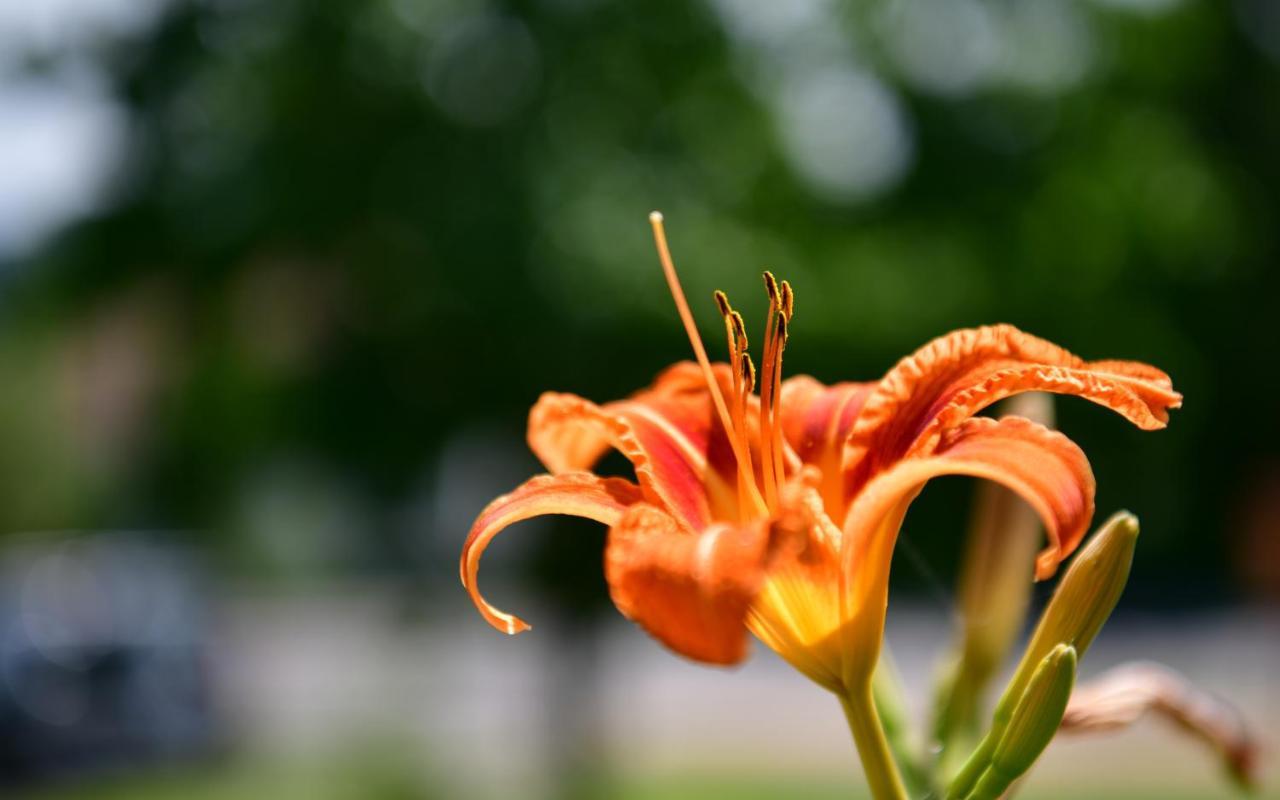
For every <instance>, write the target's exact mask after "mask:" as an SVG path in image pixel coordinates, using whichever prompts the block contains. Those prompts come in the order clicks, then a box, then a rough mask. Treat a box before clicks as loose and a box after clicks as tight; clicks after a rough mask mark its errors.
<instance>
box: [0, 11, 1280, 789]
mask: <svg viewBox="0 0 1280 800" xmlns="http://www.w3.org/2000/svg"><path fill="white" fill-rule="evenodd" d="M652 208H661V209H663V210H664V211H665V212H666V215H667V219H668V225H669V230H670V233H671V236H672V244H673V248H674V250H675V253H676V256H677V260H678V261H679V263H680V264H681V268H682V274H683V277H684V279H685V282H686V288H687V289H688V290H689V293H690V296H691V297H692V298H695V300H698V301H702V302H700V303H698V304H697V308H698V312H699V313H700V314H702V319H703V321H704V322H706V323H708V324H709V326H708V328H707V329H708V330H714V328H713V327H711V326H710V323H711V322H713V321H714V320H715V315H714V312H713V310H712V306H711V304H710V292H711V290H712V289H713V288H723V289H725V290H727V291H728V292H729V294H730V296H731V297H733V298H734V300H735V302H736V303H738V304H739V305H741V306H742V307H743V308H744V310H745V311H746V312H748V319H749V321H753V322H754V323H755V324H756V325H759V317H760V314H759V312H761V311H762V309H763V305H764V303H763V294H762V292H761V290H760V288H759V271H760V269H761V268H763V267H766V266H767V267H770V268H772V269H774V270H776V271H777V272H778V274H779V275H780V276H782V277H787V278H789V279H790V280H791V282H792V283H793V284H794V286H795V288H796V291H797V295H798V301H797V315H796V319H795V323H794V325H793V327H792V333H793V336H792V342H791V346H790V347H789V349H788V361H787V368H788V372H789V373H791V374H794V373H797V372H808V373H811V374H813V375H815V376H817V377H819V378H821V379H824V380H853V379H857V380H866V379H871V378H874V377H877V376H879V375H880V374H882V373H883V372H884V371H885V370H886V369H887V368H888V367H889V366H890V365H891V364H892V363H893V362H894V361H895V360H896V359H897V358H899V357H901V356H902V355H905V354H906V353H908V352H910V351H911V350H913V349H914V348H916V347H917V346H919V345H920V344H922V343H923V342H925V341H927V340H928V339H930V338H932V337H933V336H935V335H938V334H941V333H943V332H945V331H948V330H950V329H952V328H955V327H959V326H966V325H971V324H977V323H983V322H995V321H1007V322H1012V323H1015V324H1017V325H1019V326H1021V327H1023V328H1025V329H1027V330H1030V331H1032V332H1035V333H1038V334H1040V335H1042V336H1045V337H1048V338H1050V339H1052V340H1054V341H1057V342H1060V343H1062V344H1064V345H1065V346H1067V347H1069V348H1071V349H1073V350H1075V351H1077V352H1079V353H1080V354H1082V355H1084V356H1086V357H1091V358H1099V357H1121V358H1135V359H1140V360H1144V361H1148V362H1151V363H1154V364H1157V365H1159V366H1161V367H1162V368H1164V369H1166V370H1167V371H1169V372H1170V373H1171V374H1172V375H1173V376H1174V378H1175V381H1176V384H1177V386H1178V388H1179V389H1181V390H1182V391H1183V392H1184V393H1185V395H1186V398H1187V400H1186V407H1185V409H1183V410H1182V411H1180V412H1177V414H1176V415H1175V417H1174V421H1173V425H1172V426H1171V427H1170V429H1169V430H1167V431H1165V432H1161V433H1159V434H1153V435H1149V434H1142V433H1140V432H1137V431H1134V430H1132V429H1131V428H1129V427H1128V426H1126V425H1125V424H1124V423H1123V422H1122V421H1120V420H1119V419H1117V418H1113V417H1112V416H1110V415H1107V414H1105V413H1103V412H1100V411H1098V410H1097V409H1096V408H1094V407H1092V406H1091V405H1090V404H1087V403H1083V402H1078V401H1076V402H1071V401H1066V402H1063V403H1060V404H1059V424H1060V426H1061V427H1062V428H1064V429H1065V430H1066V431H1068V432H1069V433H1070V435H1071V436H1072V437H1073V438H1075V439H1076V440H1077V441H1078V442H1079V443H1080V444H1081V445H1082V446H1083V447H1084V449H1085V451H1086V452H1087V453H1089V455H1090V457H1091V459H1092V461H1093V465H1094V469H1095V472H1096V473H1097V476H1098V480H1099V491H1098V505H1099V510H1100V513H1102V514H1106V513H1109V512H1110V511H1112V510H1114V509H1117V508H1121V507H1125V508H1129V509H1131V510H1133V511H1134V512H1136V513H1137V514H1138V515H1139V516H1140V517H1141V519H1142V521H1143V528H1144V533H1143V537H1142V541H1141V544H1140V548H1139V552H1138V558H1137V562H1136V565H1135V568H1134V573H1133V577H1132V580H1131V583H1130V586H1129V588H1128V591H1127V593H1126V595H1125V598H1124V600H1123V602H1122V604H1121V607H1120V609H1119V611H1118V612H1117V617H1116V618H1115V619H1114V620H1113V622H1112V625H1111V626H1109V627H1108V629H1107V630H1106V631H1105V632H1104V635H1103V636H1102V638H1101V639H1100V640H1099V643H1098V645H1097V646H1096V648H1095V649H1094V650H1093V651H1091V652H1090V655H1089V658H1088V659H1087V661H1086V662H1085V665H1084V672H1085V674H1086V675H1087V674H1093V673H1096V672H1098V671H1100V670H1101V669H1103V668H1105V667H1106V666H1109V665H1111V664H1114V663H1117V662H1119V661H1121V660H1124V659H1128V658H1135V657H1154V658H1158V659H1161V660H1163V661H1165V662H1167V663H1169V664H1171V665H1172V666H1174V667H1176V668H1177V669H1179V670H1181V671H1183V672H1184V673H1186V674H1187V675H1189V676H1190V677H1192V678H1194V679H1195V680H1197V681H1198V682H1199V683H1200V684H1201V685H1203V686H1205V687H1206V688H1208V689H1210V690H1211V691H1214V692H1217V693H1219V694H1220V695H1222V696H1224V697H1226V698H1228V699H1230V700H1231V701H1233V702H1235V703H1237V704H1238V705H1240V706H1241V707H1242V708H1243V709H1244V711H1245V713H1246V714H1247V716H1248V717H1249V718H1250V719H1251V720H1252V721H1253V722H1254V724H1255V725H1257V727H1258V728H1259V730H1260V731H1262V733H1263V736H1264V739H1265V737H1268V736H1271V735H1272V734H1274V733H1276V732H1277V728H1278V727H1280V679H1278V678H1277V677H1276V676H1277V675H1278V674H1280V614H1277V612H1276V603H1277V602H1280V450H1278V448H1277V444H1278V443H1280V430H1278V428H1280V422H1277V419H1278V418H1280V415H1278V414H1277V411H1280V408H1278V406H1277V399H1276V398H1277V397H1280V371H1278V370H1277V366H1280V365H1278V364H1277V358H1278V357H1280V356H1278V355H1277V354H1278V353H1280V349H1278V346H1280V333H1278V331H1280V326H1278V320H1277V313H1278V312H1280V268H1278V264H1280V4H1277V3H1275V2H1274V1H1273V0H1091V1H1090V2H1085V1H1084V0H857V1H856V2H855V1H854V0H787V2H766V0H679V1H676V0H669V1H668V0H663V1H662V2H645V3H635V2H623V1H622V0H523V1H520V2H518V1H516V0H512V1H511V2H496V1H495V2H481V0H350V1H339V0H39V2H19V1H18V0H6V2H2V3H0V387H2V388H0V791H3V792H5V793H6V794H7V795H19V796H24V797H33V798H44V799H45V800H52V799H53V798H71V797H74V798H144V799H146V798H157V799H159V798H177V797H182V798H216V799H217V800H224V798H239V797H281V798H290V797H298V798H304V797H305V798H321V799H322V800H323V799H324V798H374V799H375V800H381V799H383V798H386V799H387V800H392V799H400V798H404V799H405V800H408V799H409V798H473V797H475V798H484V797H519V798H533V799H535V800H536V799H537V798H566V797H579V798H595V797H605V798H611V797H621V798H637V799H638V798H659V797H661V798H686V797H689V798H692V797H699V798H705V797H721V796H723V797H735V798H749V797H757V796H759V797H813V798H827V797H849V796H857V793H858V792H859V791H861V786H862V784H861V778H860V776H859V771H858V768H857V766H856V759H855V757H854V753H853V749H852V745H851V744H850V743H849V741H848V736H847V732H846V731H845V730H844V729H843V721H842V718H841V715H840V712H839V710H838V707H837V705H836V704H835V703H834V702H833V701H832V700H831V699H830V698H828V697H827V696H825V695H824V694H823V693H822V692H821V691H819V690H817V689H815V688H813V687H812V686H810V685H808V684H807V683H806V682H805V680H804V679H803V678H801V677H800V676H799V675H798V674H796V673H793V672H791V671H790V670H789V669H787V668H786V667H785V666H784V665H782V664H781V663H780V662H779V661H777V659H776V658H774V657H773V656H772V655H771V654H770V653H768V652H767V651H763V649H762V648H757V650H758V651H759V652H757V653H756V654H755V657H754V659H753V660H752V661H751V662H750V664H749V665H748V666H746V667H745V668H743V669H740V670H736V671H727V672H726V671H720V670H710V669H706V668H702V667H698V666H694V665H691V664H688V663H686V662H684V661H681V660H680V659H678V658H676V657H674V656H672V655H670V654H668V653H667V652H666V651H664V650H662V649H661V648H659V647H658V646H657V645H656V644H654V643H652V642H651V641H649V640H648V639H647V638H646V637H645V636H644V634H642V633H641V632H639V631H638V630H636V629H634V628H632V627H631V626H629V625H627V624H626V623H624V622H622V621H621V620H620V619H619V618H618V615H617V614H616V612H614V611H613V610H612V608H611V607H610V606H609V603H608V600H607V595H606V591H605V587H604V584H603V579H602V576H601V570H600V554H601V547H602V542H603V536H602V532H601V531H600V530H599V529H598V528H597V527H596V526H593V525H591V524H575V523H572V522H559V521H543V522H534V523H526V524H524V525H522V526H520V527H519V528H517V529H515V530H513V531H512V532H511V533H510V534H509V535H507V536H505V537H504V538H502V539H501V540H499V542H498V543H497V544H496V545H495V546H494V547H493V548H492V549H491V551H490V555H489V556H488V559H487V562H486V564H487V565H486V569H485V575H484V582H485V588H486V591H487V592H488V593H489V594H490V596H491V597H492V598H493V599H495V601H498V602H499V604H500V605H503V606H506V607H511V608H515V609H519V610H520V611H521V612H522V614H523V615H526V616H527V617H528V618H529V619H531V621H532V622H533V623H534V624H535V630H534V632H532V633H531V634H528V635H525V636H522V637H517V638H514V639H510V638H507V637H504V636H502V635H500V634H498V633H497V632H495V631H493V630H491V629H490V628H489V627H488V626H487V625H485V624H484V623H483V621H482V620H481V619H480V618H479V617H478V616H477V615H476V614H475V613H474V612H473V611H472V609H471V607H470V605H469V604H468V602H467V601H466V598H465V596H464V595H463V593H462V590H461V589H460V587H459V585H458V581H457V577H456V575H457V572H456V569H457V567H456V563H457V561H456V559H457V556H458V553H459V549H460V546H461V543H462V539H463V537H464V536H465V534H466V531H467V529H468V527H469V525H470V523H471V521H472V519H473V518H474V516H475V514H476V513H477V512H478V511H479V510H480V508H481V507H482V506H483V505H484V504H485V503H486V502H487V501H488V500H489V499H490V498H492V497H493V496H495V495H497V494H499V493H501V492H503V491H506V490H508V489H510V488H511V487H513V486H515V485H516V484H517V483H519V482H520V481H522V480H523V479H524V478H526V477H527V476H529V475H531V474H532V473H534V472H536V471H537V470H538V467H537V465H536V463H535V461H534V459H533V458H532V457H531V455H530V454H529V453H528V452H527V451H526V449H525V447H524V445H523V424H524V418H525V414H526V413H527V410H528V407H529V406H530V405H531V404H532V402H533V401H534V399H535V398H536V397H537V395H538V393H539V392H541V391H543V390H546V389H557V390H563V391H572V392H575V393H579V394H582V395H585V396H587V397H591V398H595V399H599V400H606V399H610V398H614V397H618V396H621V395H623V394H626V393H628V392H630V391H632V390H634V389H636V388H638V387H640V386H641V385H643V384H645V383H646V382H647V381H648V380H649V379H650V378H651V377H652V376H653V375H654V374H655V373H656V372H658V371H659V370H660V369H661V368H662V367H663V366H664V365H666V364H668V363H670V362H673V361H675V360H678V359H682V358H685V357H687V355H688V345H687V342H686V341H685V339H684V336H683V333H682V332H681V331H680V329H679V326H678V324H677V322H676V319H675V316H674V313H673V310H672V307H671V303H670V299H669V296H668V294H667V292H666V290H665V288H664V286H663V284H662V280H661V276H660V273H659V271H658V268H657V263H656V259H655V256H654V253H653V250H652V246H651V241H650V239H649V232H648V228H647V224H646V218H645V216H646V214H647V213H648V211H649V210H650V209H652ZM971 491H972V486H971V485H970V484H969V483H968V482H966V481H962V480H958V479H955V480H950V481H942V482H938V483H937V485H933V486H931V487H930V488H929V489H928V490H927V491H926V492H925V493H924V495H923V496H922V498H921V500H920V501H919V502H918V503H917V505H916V506H915V508H914V509H913V511H912V513H911V515H910V517H909V518H908V520H907V525H906V532H905V536H904V541H903V546H902V548H900V551H899V554H898V560H897V564H896V566H895V575H894V582H895V586H894V591H893V601H892V607H891V612H890V628H891V631H890V639H891V642H892V643H893V645H894V648H895V654H896V656H897V659H898V661H899V662H900V665H901V666H902V669H903V672H904V673H905V676H906V679H907V682H908V686H909V687H910V688H911V689H912V692H913V696H914V697H915V698H916V701H917V705H918V706H921V707H923V706H924V705H925V704H926V700H925V699H924V698H927V692H928V687H929V686H930V684H931V682H932V679H933V674H934V671H935V667H936V664H937V659H938V657H939V653H940V652H941V648H942V647H944V646H945V644H946V642H947V640H948V637H949V635H950V626H951V624H952V621H953V617H954V607H953V605H952V601H951V600H949V599H948V595H949V593H950V591H951V588H952V585H953V582H954V578H955V562H956V560H957V554H958V553H959V548H960V541H961V533H962V531H963V529H964V519H965V515H966V513H967V509H968V504H969V496H970V494H971ZM1047 591H1048V589H1047V588H1045V587H1042V588H1041V589H1040V590H1038V592H1037V598H1038V599H1039V600H1040V601H1042V600H1043V597H1044V596H1045V594H1046V592H1047ZM1271 741H1273V742H1274V741H1275V739H1274V738H1272V739H1271ZM1270 774H1273V775H1274V774H1275V771H1274V770H1271V771H1270ZM1272 784H1274V780H1273V781H1272ZM1026 789H1027V796H1028V797H1041V798H1052V797H1082V796H1089V797H1126V798H1130V797H1164V798H1169V797H1175V798H1192V797H1196V798H1212V797H1228V796H1230V794H1229V792H1228V791H1227V790H1226V788H1225V783H1224V782H1223V781H1222V780H1221V776H1219V775H1218V774H1217V772H1216V768H1215V766H1214V762H1213V759H1212V758H1211V757H1210V755H1209V754H1208V753H1206V752H1203V751H1201V750H1200V749H1199V748H1197V747H1196V746H1195V745H1194V744H1193V743H1191V742H1190V741H1188V740H1186V739H1184V738H1181V737H1179V736H1177V735H1176V734H1175V733H1174V732H1172V731H1171V730H1168V729H1166V728H1163V727H1160V726H1158V725H1154V724H1152V725H1144V726H1140V727H1139V728H1138V729H1136V730H1134V731H1132V732H1128V733H1124V734H1118V735H1116V736H1113V737H1110V738H1107V739H1104V740H1099V741H1093V742H1079V743H1077V742H1070V741H1067V742H1059V743H1056V744H1055V745H1054V746H1053V748H1051V750H1050V752H1049V754H1048V756H1047V758H1046V761H1045V763H1044V764H1043V766H1041V767H1040V768H1039V769H1038V770H1037V771H1036V773H1035V774H1034V775H1033V776H1032V778H1031V780H1030V781H1028V783H1027V785H1026ZM1271 791H1274V788H1272V789H1271ZM1276 796H1280V795H1276Z"/></svg>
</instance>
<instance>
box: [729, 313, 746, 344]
mask: <svg viewBox="0 0 1280 800" xmlns="http://www.w3.org/2000/svg"><path fill="white" fill-rule="evenodd" d="M729 321H730V322H732V323H733V334H734V336H736V337H737V339H738V349H740V350H746V349H747V324H746V323H745V322H743V321H742V315H741V314H739V313H738V312H737V311H730V312H729Z"/></svg>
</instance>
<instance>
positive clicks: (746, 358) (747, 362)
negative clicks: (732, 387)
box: [742, 353, 756, 395]
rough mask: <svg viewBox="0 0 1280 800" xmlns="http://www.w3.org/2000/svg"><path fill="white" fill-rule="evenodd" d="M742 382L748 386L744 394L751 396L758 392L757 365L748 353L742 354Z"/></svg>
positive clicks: (745, 387)
mask: <svg viewBox="0 0 1280 800" xmlns="http://www.w3.org/2000/svg"><path fill="white" fill-rule="evenodd" d="M742 382H743V383H744V384H746V385H745V386H744V387H743V389H745V391H744V392H743V394H747V395H749V394H751V393H752V392H754V391H755V390H756V365H755V364H754V363H753V362H752V361H751V356H750V355H748V354H746V353H743V354H742Z"/></svg>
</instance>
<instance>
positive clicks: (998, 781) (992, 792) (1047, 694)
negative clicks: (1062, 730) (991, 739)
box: [968, 644, 1076, 800]
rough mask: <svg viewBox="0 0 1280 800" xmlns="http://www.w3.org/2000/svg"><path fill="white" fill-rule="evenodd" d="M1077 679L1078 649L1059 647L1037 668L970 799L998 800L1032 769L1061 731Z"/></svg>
mask: <svg viewBox="0 0 1280 800" xmlns="http://www.w3.org/2000/svg"><path fill="white" fill-rule="evenodd" d="M1075 679H1076V650H1075V648H1074V647H1071V646H1070V645H1065V644H1060V645H1058V646H1057V647H1055V648H1054V649H1053V650H1052V651H1050V652H1049V654H1048V655H1047V656H1045V657H1044V659H1043V660H1042V661H1041V662H1040V664H1039V666H1037V667H1036V670H1035V672H1034V673H1033V674H1032V676H1031V680H1030V681H1028V683H1027V689H1026V691H1024V692H1023V693H1022V697H1021V698H1019V700H1018V703H1017V705H1016V706H1014V709H1013V714H1012V716H1011V717H1010V719H1009V725H1008V727H1007V728H1006V729H1005V732H1004V735H1003V736H1001V737H1000V742H999V744H997V745H996V748H995V752H994V753H993V754H992V757H991V762H990V763H989V764H988V765H987V768H986V769H985V770H984V771H983V773H982V775H981V776H980V777H979V778H978V782H977V785H976V786H975V787H974V789H973V791H972V792H970V793H969V795H968V798H969V800H995V798H998V797H1000V795H1002V794H1004V792H1005V790H1007V789H1008V788H1009V786H1010V784H1012V783H1013V782H1014V781H1016V780H1017V779H1018V778H1020V777H1022V775H1023V773H1025V772H1026V771H1027V770H1029V769H1031V765H1032V764H1034V763H1035V762H1036V759H1038V758H1039V757H1040V754H1041V753H1043V752H1044V749H1045V748H1046V747H1048V746H1049V742H1050V741H1052V740H1053V737H1054V734H1056V733H1057V732H1058V726H1059V725H1060V724H1061V723H1062V715H1063V713H1064V712H1065V711H1066V710H1067V701H1068V700H1070V699H1071V688H1072V686H1074V685H1075Z"/></svg>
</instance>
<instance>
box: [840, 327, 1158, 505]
mask: <svg viewBox="0 0 1280 800" xmlns="http://www.w3.org/2000/svg"><path fill="white" fill-rule="evenodd" d="M1026 391H1045V392H1054V393H1058V394H1074V395H1079V396H1081V397H1084V398H1086V399H1088V400H1091V401H1093V402H1095V403H1098V404H1099V405H1103V406H1106V407H1107V408H1110V409H1112V410H1114V411H1117V412H1119V413H1120V414H1121V415H1123V416H1124V417H1126V418H1127V419H1129V420H1130V421H1131V422H1133V423H1134V424H1135V425H1138V426H1139V427H1141V428H1145V429H1153V428H1161V427H1164V425H1165V423H1166V422H1167V421H1168V409H1171V408H1177V407H1178V406H1179V405H1181V402H1182V396H1181V395H1180V394H1178V393H1177V392H1175V391H1173V388H1172V382H1171V381H1170V380H1169V376H1168V375H1166V374H1164V373H1163V372H1161V371H1160V370H1158V369H1156V368H1154V367H1151V366H1148V365H1146V364H1139V363H1135V362H1127V361H1096V362H1086V361H1084V360H1082V359H1080V358H1078V357H1077V356H1075V355H1072V354H1071V353H1069V352H1067V351H1066V350H1064V349H1062V348H1060V347H1058V346H1057V345H1054V344H1052V343H1050V342H1047V341H1045V340H1043V339H1039V338H1037V337H1035V336H1031V335H1029V334H1026V333H1023V332H1022V331H1019V330H1018V329H1017V328H1014V327H1013V326H1010V325H994V326H991V327H985V328H974V329H968V330H960V331H955V332H953V333H950V334H948V335H946V336H943V337H941V338H938V339H935V340H934V341H932V342H930V343H929V344H927V345H925V346H924V347H923V348H921V349H920V350H918V351H916V352H915V353H914V354H913V355H911V356H908V357H907V358H904V359H903V360H902V361H900V362H899V363H898V364H897V366H895V367H894V368H893V369H892V370H890V371H889V373H888V374H887V375H885V377H884V379H883V380H881V381H880V384H879V386H877V388H876V390H875V391H874V392H873V393H872V395H871V396H870V397H869V398H868V399H867V401H866V404H865V405H864V406H863V408H862V412H861V413H860V414H859V415H858V419H857V421H856V422H855V423H854V428H853V432H852V434H851V438H850V442H851V447H850V451H849V453H848V454H847V459H846V465H847V468H848V469H849V471H850V475H849V480H848V486H849V491H850V492H853V491H856V490H857V488H858V487H859V486H862V485H863V484H865V483H866V481H867V480H869V479H870V478H871V477H872V476H873V475H875V474H876V473H877V472H880V471H881V470H883V469H885V468H887V467H889V466H890V465H891V464H893V462H894V461H897V460H898V459H899V458H901V457H903V456H904V455H907V454H908V453H922V452H928V451H929V450H930V449H932V447H933V446H934V445H935V444H936V443H937V441H938V440H939V439H940V438H941V437H942V435H943V434H944V433H945V431H946V430H947V429H948V428H950V427H952V426H955V425H957V424H959V423H960V422H962V421H963V420H965V419H967V418H969V417H971V416H972V415H973V414H975V413H977V412H978V411H980V410H981V409H983V408H985V407H986V406H988V405H990V404H991V403H994V402H996V401H997V400H1000V399H1002V398H1004V397H1008V396H1009V395H1013V394H1017V393H1019V392H1026Z"/></svg>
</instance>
